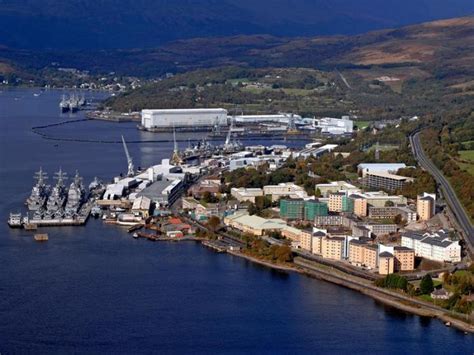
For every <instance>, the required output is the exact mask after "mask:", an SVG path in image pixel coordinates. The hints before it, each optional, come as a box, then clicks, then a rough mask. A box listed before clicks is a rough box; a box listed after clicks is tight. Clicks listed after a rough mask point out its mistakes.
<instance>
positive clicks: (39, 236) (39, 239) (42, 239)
mask: <svg viewBox="0 0 474 355" xmlns="http://www.w3.org/2000/svg"><path fill="white" fill-rule="evenodd" d="M34 238H35V240H36V241H37V242H46V241H48V239H49V237H48V235H47V234H46V233H41V234H35V237H34Z"/></svg>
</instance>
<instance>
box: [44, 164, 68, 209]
mask: <svg viewBox="0 0 474 355" xmlns="http://www.w3.org/2000/svg"><path fill="white" fill-rule="evenodd" d="M54 175H55V176H54V179H55V180H57V182H56V185H55V186H54V187H53V188H52V189H51V194H50V195H49V197H48V201H47V203H46V209H47V211H46V213H47V215H53V214H55V213H56V212H58V214H59V213H60V212H61V211H62V209H63V207H64V203H65V202H66V189H65V187H64V181H66V180H67V177H66V173H64V172H63V171H62V169H59V171H58V172H56V173H54Z"/></svg>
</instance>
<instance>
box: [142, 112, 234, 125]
mask: <svg viewBox="0 0 474 355" xmlns="http://www.w3.org/2000/svg"><path fill="white" fill-rule="evenodd" d="M141 116H142V127H143V128H145V129H172V128H173V127H176V128H204V127H213V126H215V125H218V126H227V110H225V109H223V108H202V109H171V110H142V112H141Z"/></svg>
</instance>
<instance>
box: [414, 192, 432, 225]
mask: <svg viewBox="0 0 474 355" xmlns="http://www.w3.org/2000/svg"><path fill="white" fill-rule="evenodd" d="M416 212H417V213H418V216H420V220H421V221H428V220H430V219H431V218H433V217H434V215H435V212H436V195H435V194H427V193H426V192H425V193H423V194H422V195H419V196H418V198H417V200H416Z"/></svg>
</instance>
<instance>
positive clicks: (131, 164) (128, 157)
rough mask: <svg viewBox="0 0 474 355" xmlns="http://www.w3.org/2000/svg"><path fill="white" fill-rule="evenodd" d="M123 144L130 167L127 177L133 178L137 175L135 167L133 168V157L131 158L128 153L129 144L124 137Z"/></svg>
mask: <svg viewBox="0 0 474 355" xmlns="http://www.w3.org/2000/svg"><path fill="white" fill-rule="evenodd" d="M122 143H123V149H124V150H125V155H126V156H127V165H128V171H127V175H128V176H133V175H135V167H134V166H133V160H132V157H131V156H130V153H129V152H128V148H127V143H125V138H123V135H122Z"/></svg>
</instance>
